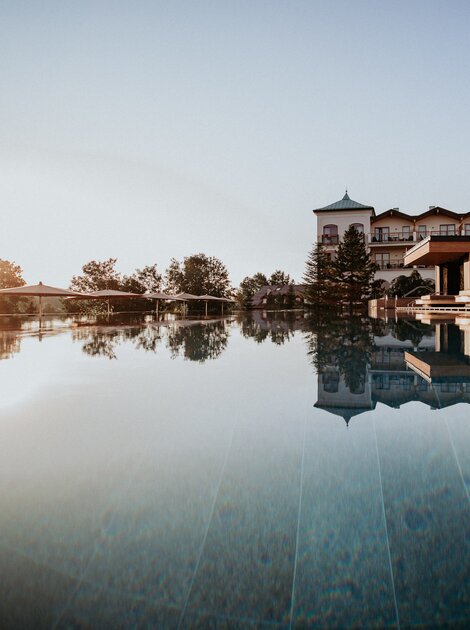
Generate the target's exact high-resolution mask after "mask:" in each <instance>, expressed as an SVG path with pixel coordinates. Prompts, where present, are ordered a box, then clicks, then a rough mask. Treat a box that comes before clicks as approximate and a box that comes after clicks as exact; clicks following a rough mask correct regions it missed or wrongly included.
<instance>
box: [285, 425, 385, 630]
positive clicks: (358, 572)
mask: <svg viewBox="0 0 470 630" xmlns="http://www.w3.org/2000/svg"><path fill="white" fill-rule="evenodd" d="M312 423H313V424H312V425H310V426H309V429H308V431H307V435H306V442H305V459H304V476H303V484H302V510H301V518H300V528H299V545H298V557H297V566H296V580H295V589H294V610H293V622H294V626H295V627H296V628H302V627H318V628H329V627H331V628H336V627H341V628H358V627H377V626H380V627H383V626H393V625H394V624H396V622H397V619H396V611H395V603H394V592H393V582H392V576H391V570H390V561H389V555H388V546H387V533H386V527H385V521H384V515H383V505H382V496H381V487H380V476H379V470H378V464H377V450H376V445H375V436H374V431H373V425H372V422H371V420H370V418H361V419H360V420H359V421H358V422H357V423H355V424H353V425H352V426H351V427H350V428H346V426H345V424H343V423H340V422H339V421H338V420H337V419H334V418H329V417H326V418H323V419H318V418H315V419H314V420H312Z"/></svg>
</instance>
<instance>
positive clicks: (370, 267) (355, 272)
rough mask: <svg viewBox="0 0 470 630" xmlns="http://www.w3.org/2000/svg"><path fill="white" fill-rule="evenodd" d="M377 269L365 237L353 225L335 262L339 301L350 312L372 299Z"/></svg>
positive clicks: (346, 233)
mask: <svg viewBox="0 0 470 630" xmlns="http://www.w3.org/2000/svg"><path fill="white" fill-rule="evenodd" d="M376 269H377V266H376V265H375V263H373V262H372V261H371V258H370V254H368V253H367V250H366V244H365V241H364V235H363V234H361V233H360V232H358V231H357V230H356V228H355V227H354V226H352V225H351V226H350V227H349V228H348V229H347V230H346V232H345V233H344V237H343V240H342V241H340V243H339V245H338V252H337V256H336V260H335V261H334V270H335V274H336V285H337V288H338V295H339V300H340V301H341V302H342V303H343V304H347V305H348V306H349V310H350V311H352V310H353V309H354V306H355V305H357V304H361V303H362V304H363V303H364V302H365V301H366V300H367V299H368V298H369V297H370V294H371V287H372V283H373V281H374V274H375V271H376Z"/></svg>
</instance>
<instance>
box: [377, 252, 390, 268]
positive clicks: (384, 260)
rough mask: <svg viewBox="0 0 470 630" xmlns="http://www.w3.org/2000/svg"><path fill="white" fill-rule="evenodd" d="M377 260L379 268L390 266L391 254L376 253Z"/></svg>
mask: <svg viewBox="0 0 470 630" xmlns="http://www.w3.org/2000/svg"><path fill="white" fill-rule="evenodd" d="M375 262H376V264H377V265H378V266H379V269H387V267H390V254H375Z"/></svg>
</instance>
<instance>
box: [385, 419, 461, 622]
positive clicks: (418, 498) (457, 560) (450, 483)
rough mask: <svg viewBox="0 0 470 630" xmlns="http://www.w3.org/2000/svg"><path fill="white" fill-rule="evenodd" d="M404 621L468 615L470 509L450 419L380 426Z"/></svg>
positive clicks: (392, 549)
mask: <svg viewBox="0 0 470 630" xmlns="http://www.w3.org/2000/svg"><path fill="white" fill-rule="evenodd" d="M376 426H377V435H378V444H379V452H380V461H381V469H382V480H383V489H384V502H385V511H386V515H387V523H388V532H389V539H390V552H391V558H392V566H393V573H394V576H395V588H396V596H397V603H398V610H399V616H400V622H401V623H402V625H403V626H407V625H416V624H432V623H435V624H439V623H444V622H445V621H446V620H448V619H455V620H456V621H458V620H459V619H466V618H468V617H470V506H469V502H468V498H467V495H466V491H465V487H464V485H463V483H462V478H461V475H460V471H459V468H458V465H457V462H456V460H455V457H454V454H453V450H452V446H451V443H450V440H449V436H448V432H447V428H446V425H445V422H444V421H443V420H442V419H441V418H439V416H438V415H437V414H435V413H433V412H432V411H430V412H428V414H426V416H425V418H423V417H422V416H421V417H413V416H411V415H410V416H408V417H403V415H401V416H400V417H397V418H396V419H394V420H393V421H392V420H382V421H377V425H376Z"/></svg>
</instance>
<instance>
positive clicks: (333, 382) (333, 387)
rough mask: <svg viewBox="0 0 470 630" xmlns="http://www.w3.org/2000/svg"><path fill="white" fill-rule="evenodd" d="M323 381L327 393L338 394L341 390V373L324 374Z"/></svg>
mask: <svg viewBox="0 0 470 630" xmlns="http://www.w3.org/2000/svg"><path fill="white" fill-rule="evenodd" d="M322 381H323V389H324V391H325V392H328V393H329V394H336V393H337V391H338V389H339V372H336V371H334V372H333V371H331V372H330V371H329V372H324V373H323V374H322Z"/></svg>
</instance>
